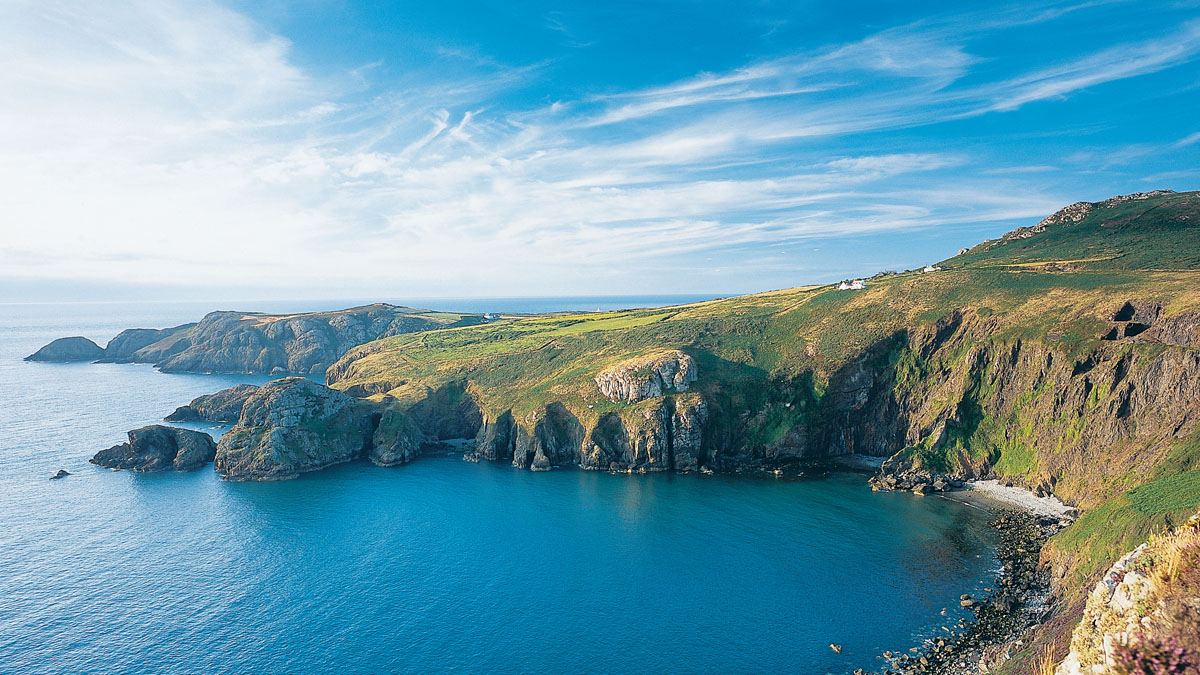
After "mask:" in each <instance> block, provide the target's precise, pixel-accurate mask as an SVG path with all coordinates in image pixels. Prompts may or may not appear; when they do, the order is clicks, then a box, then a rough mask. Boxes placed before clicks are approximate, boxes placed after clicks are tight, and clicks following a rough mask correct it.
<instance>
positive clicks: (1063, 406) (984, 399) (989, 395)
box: [813, 303, 1200, 506]
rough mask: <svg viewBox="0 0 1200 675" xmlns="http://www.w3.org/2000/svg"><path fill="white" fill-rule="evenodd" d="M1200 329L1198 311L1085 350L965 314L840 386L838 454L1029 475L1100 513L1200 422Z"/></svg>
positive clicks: (902, 341) (897, 340)
mask: <svg viewBox="0 0 1200 675" xmlns="http://www.w3.org/2000/svg"><path fill="white" fill-rule="evenodd" d="M1132 304H1133V303H1125V305H1126V306H1132ZM1142 304H1148V303H1142ZM1114 310H1115V311H1114V317H1120V316H1121V310H1120V309H1118V308H1115V307H1114ZM1198 318H1200V317H1198V315H1196V314H1193V313H1185V314H1182V315H1178V316H1176V317H1174V318H1172V319H1171V320H1168V321H1164V322H1162V323H1161V324H1157V323H1155V325H1152V326H1149V327H1148V328H1147V329H1146V330H1144V331H1141V332H1139V333H1138V334H1137V335H1136V336H1134V337H1130V338H1122V339H1119V340H1115V341H1112V342H1111V343H1107V342H1102V343H1101V344H1102V346H1101V347H1100V348H1098V349H1088V350H1079V349H1077V348H1075V349H1073V348H1072V347H1071V346H1070V345H1062V344H1056V343H1055V342H1054V341H1052V340H1044V339H1022V338H1014V339H1006V338H1005V337H1003V336H999V335H998V332H999V331H998V330H997V326H996V325H995V322H994V321H991V320H988V319H984V318H980V317H979V316H978V315H977V314H975V313H974V312H965V313H964V312H955V313H953V314H951V315H950V316H948V317H946V318H944V319H942V320H941V321H939V322H937V323H936V324H934V325H933V326H930V327H926V328H920V329H914V330H912V331H906V332H905V333H904V334H900V335H897V336H895V337H894V338H893V339H892V340H890V341H888V342H887V343H884V344H882V345H879V346H877V348H876V350H875V352H874V353H873V354H872V355H871V356H873V357H874V358H873V359H872V358H865V359H863V360H860V361H859V362H856V363H855V364H853V365H851V366H850V367H848V368H847V369H846V370H847V372H846V373H844V374H843V377H840V378H836V380H835V383H834V384H831V387H830V390H831V391H837V392H838V393H839V396H838V398H837V399H834V400H832V401H831V403H830V405H831V406H832V411H833V412H835V413H837V414H836V415H834V417H833V420H832V421H834V422H836V424H832V425H828V426H827V428H828V442H827V443H826V444H824V445H825V447H827V448H829V449H830V451H831V452H845V451H859V452H863V449H864V448H865V449H866V454H874V455H879V456H886V455H891V454H893V453H896V452H899V453H900V454H898V455H897V456H896V457H895V458H893V459H892V460H891V466H892V467H893V468H897V469H900V468H905V467H915V468H922V469H928V470H932V471H937V472H953V473H962V474H965V475H969V476H979V475H984V474H987V473H991V472H995V473H1000V474H1003V475H1006V476H1014V477H1019V478H1020V479H1022V480H1023V481H1024V482H1025V483H1026V484H1028V485H1029V486H1030V487H1033V488H1041V489H1043V490H1046V491H1051V490H1053V491H1054V492H1055V493H1056V494H1058V495H1060V496H1062V497H1064V498H1066V499H1068V500H1071V501H1074V502H1075V503H1079V504H1081V505H1083V506H1090V505H1093V504H1095V503H1097V502H1098V501H1100V500H1103V499H1104V498H1106V497H1108V496H1110V495H1111V494H1113V493H1114V492H1116V491H1119V490H1120V489H1121V488H1122V487H1123V486H1122V485H1121V483H1120V481H1121V480H1122V479H1123V478H1124V477H1126V476H1127V475H1128V474H1129V473H1130V472H1131V471H1134V470H1135V469H1136V467H1138V466H1149V465H1153V464H1155V463H1156V462H1157V460H1158V459H1159V458H1161V456H1162V455H1163V454H1164V453H1166V452H1167V451H1168V450H1169V448H1170V447H1171V444H1172V443H1174V442H1175V441H1177V440H1179V439H1181V438H1183V437H1186V436H1188V435H1189V434H1191V433H1192V432H1193V431H1194V430H1195V429H1196V427H1197V424H1198V422H1200V352H1198V351H1197V350H1195V349H1193V348H1192V347H1191V345H1192V344H1195V341H1196V334H1195V333H1194V332H1190V333H1188V332H1186V331H1183V330H1182V329H1181V328H1180V327H1186V326H1192V325H1194V324H1195V323H1196V322H1197V319H1198ZM1146 320H1147V321H1155V320H1153V319H1149V318H1147V319H1146ZM1114 323H1120V322H1119V321H1114ZM1185 345H1186V346H1185ZM871 361H873V362H874V363H875V367H874V368H870V367H867V366H865V365H863V364H864V363H866V362H871ZM827 421H828V420H827ZM813 431H814V432H815V430H813Z"/></svg>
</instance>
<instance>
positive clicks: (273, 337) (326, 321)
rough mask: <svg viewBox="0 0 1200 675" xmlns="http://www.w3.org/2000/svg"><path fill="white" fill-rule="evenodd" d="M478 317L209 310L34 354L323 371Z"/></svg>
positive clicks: (174, 368)
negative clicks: (393, 341)
mask: <svg viewBox="0 0 1200 675" xmlns="http://www.w3.org/2000/svg"><path fill="white" fill-rule="evenodd" d="M480 320H481V319H480V318H479V317H478V316H475V315H469V314H450V313H440V312H430V311H428V310H422V309H413V308H410V307H397V306H394V305H387V304H382V303H379V304H374V305H366V306H363V307H354V308H351V309H345V310H340V311H336V312H314V313H307V314H287V315H280V314H256V313H247V312H212V313H210V314H208V315H206V316H205V317H204V318H203V319H202V320H201V321H200V322H199V323H189V324H184V325H181V326H175V327H173V328H164V329H149V328H134V329H129V330H125V331H122V332H121V333H120V334H119V335H117V336H116V337H114V338H113V339H112V340H110V341H109V343H108V346H106V347H105V348H104V349H102V350H101V349H100V348H99V347H98V346H96V345H95V343H92V342H91V341H90V340H86V339H85V338H64V339H60V340H56V341H54V342H53V343H51V344H49V345H47V346H46V347H43V348H42V349H41V350H39V351H38V352H37V353H36V354H33V355H31V356H30V357H29V359H30V360H40V361H65V360H89V361H91V360H99V361H104V362H113V363H153V364H154V365H156V366H157V367H158V368H160V369H161V370H163V371H164V372H194V373H269V374H302V375H310V374H323V373H324V372H325V369H326V368H328V367H329V365H330V364H332V363H333V362H334V361H336V360H337V359H338V358H339V357H341V356H342V355H343V354H345V353H346V352H347V351H348V350H350V349H351V348H352V347H355V346H357V345H360V344H363V343H365V342H370V341H372V340H377V339H380V338H385V337H388V336H391V335H400V334H404V333H410V332H417V331H425V330H432V329H435V328H442V327H445V326H448V325H453V324H471V323H476V322H479V321H480ZM80 340H82V341H83V342H79V341H80ZM85 343H86V344H85ZM88 345H90V347H89V346H88Z"/></svg>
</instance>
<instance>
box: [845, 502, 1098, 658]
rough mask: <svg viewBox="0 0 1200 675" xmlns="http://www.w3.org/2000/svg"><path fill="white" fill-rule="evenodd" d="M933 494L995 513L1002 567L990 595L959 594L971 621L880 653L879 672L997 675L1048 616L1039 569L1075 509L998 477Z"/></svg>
mask: <svg viewBox="0 0 1200 675" xmlns="http://www.w3.org/2000/svg"><path fill="white" fill-rule="evenodd" d="M876 489H878V488H876ZM918 494H920V493H918ZM936 494H937V495H938V496H940V497H943V498H945V499H950V500H953V501H956V502H959V503H961V504H964V505H966V506H970V507H973V508H981V509H985V510H988V511H990V512H992V513H994V514H995V518H994V520H993V521H992V527H993V528H995V529H996V530H997V532H998V533H999V536H1000V543H999V544H998V546H997V548H996V558H997V560H998V561H999V562H1000V563H1001V569H1000V572H999V574H997V575H996V579H995V582H994V583H993V584H992V586H991V588H989V589H988V590H989V593H988V595H986V596H985V597H982V598H974V597H971V596H970V595H966V594H964V595H963V596H961V602H962V606H963V607H969V608H971V609H972V610H973V611H974V612H975V616H974V617H972V618H970V619H964V620H961V621H960V622H958V624H957V625H955V626H953V628H948V629H947V632H948V634H947V635H946V636H944V637H941V638H937V639H926V640H925V641H924V642H923V643H922V644H919V645H917V646H915V647H913V648H911V649H909V650H908V651H909V653H907V654H906V653H885V654H883V655H882V656H883V657H884V659H885V660H886V662H887V663H888V665H887V667H885V668H883V669H881V670H878V671H874V672H877V673H880V674H882V675H894V674H896V673H903V674H908V673H922V674H928V675H980V674H982V673H988V672H992V671H994V670H995V669H996V668H997V667H998V666H1000V665H1001V664H1003V663H1004V662H1006V661H1007V660H1008V659H1009V658H1011V657H1012V655H1013V654H1014V653H1016V652H1017V651H1019V650H1020V649H1021V648H1022V647H1023V646H1024V645H1023V643H1022V638H1023V636H1025V635H1026V634H1027V633H1028V632H1029V630H1031V629H1032V628H1034V627H1036V626H1038V625H1040V624H1042V623H1044V622H1045V621H1046V620H1047V619H1048V618H1050V613H1051V609H1050V599H1051V588H1050V579H1049V576H1048V575H1047V574H1046V572H1045V570H1043V569H1041V568H1040V558H1041V551H1042V547H1043V546H1044V545H1045V543H1046V541H1047V540H1049V538H1050V537H1051V536H1053V535H1054V534H1056V533H1057V532H1059V531H1060V530H1061V529H1062V528H1064V527H1066V526H1067V525H1068V524H1069V523H1070V522H1071V521H1073V520H1074V518H1075V517H1076V516H1077V515H1078V511H1077V510H1076V509H1074V508H1073V507H1071V506H1068V505H1067V504H1064V503H1063V502H1062V501H1061V500H1059V499H1058V498H1056V497H1054V496H1052V495H1047V496H1044V497H1039V496H1037V495H1036V494H1035V493H1034V492H1032V491H1030V490H1027V489H1025V488H1023V487H1018V486H1015V485H1005V484H1003V483H1001V482H1000V481H999V480H994V479H992V480H975V481H965V482H964V484H963V486H962V489H958V490H947V491H945V492H938V493H936ZM992 589H995V590H992ZM866 672H867V671H863V670H860V671H856V673H860V674H865V673H866Z"/></svg>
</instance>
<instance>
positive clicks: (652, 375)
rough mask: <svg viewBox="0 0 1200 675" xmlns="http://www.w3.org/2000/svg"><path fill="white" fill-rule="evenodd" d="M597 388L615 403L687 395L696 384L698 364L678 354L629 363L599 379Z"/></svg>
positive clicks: (600, 376)
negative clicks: (677, 393)
mask: <svg viewBox="0 0 1200 675" xmlns="http://www.w3.org/2000/svg"><path fill="white" fill-rule="evenodd" d="M595 381H596V388H598V389H599V390H600V393H601V394H604V395H605V396H607V397H608V398H609V399H611V400H613V401H629V402H636V401H644V400H646V399H648V398H655V397H658V396H662V395H663V394H664V393H666V392H670V391H687V390H688V386H689V385H691V384H692V383H693V382H695V381H696V360H695V359H693V358H692V357H691V356H688V355H687V354H684V353H683V352H681V351H678V350H671V351H667V352H661V353H658V354H651V355H648V356H641V357H637V358H633V359H627V360H625V361H622V362H620V363H618V364H616V365H613V366H610V367H608V368H605V369H604V370H603V371H601V372H600V374H598V375H596V378H595Z"/></svg>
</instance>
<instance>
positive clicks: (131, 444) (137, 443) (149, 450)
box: [91, 424, 217, 471]
mask: <svg viewBox="0 0 1200 675" xmlns="http://www.w3.org/2000/svg"><path fill="white" fill-rule="evenodd" d="M128 436H129V440H128V441H127V442H125V443H121V444H119V445H114V446H113V447H111V448H109V449H107V450H101V451H100V452H97V453H96V455H95V456H94V457H92V460H91V461H92V464H96V465H99V466H103V467H106V468H109V469H129V470H131V471H166V470H168V469H175V470H177V471H191V470H193V469H198V468H200V467H202V466H204V465H205V464H207V463H208V462H211V461H212V460H213V456H214V455H215V454H216V448H217V446H216V444H215V443H213V439H212V437H211V436H209V435H208V434H205V433H201V432H199V431H191V430H190V429H177V428H175V427H167V426H163V425H161V424H152V425H150V426H147V427H142V428H140V429H134V430H133V431H130V432H129V434H128Z"/></svg>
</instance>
